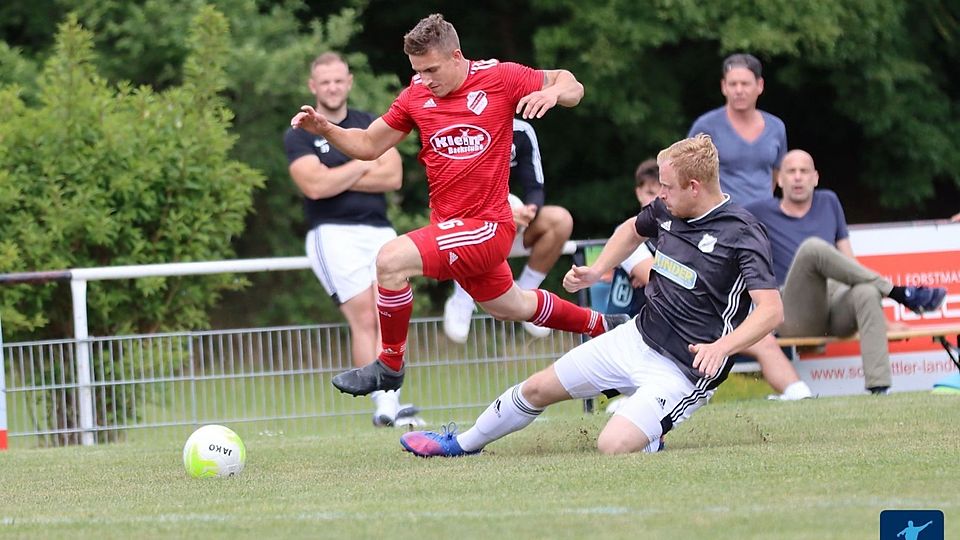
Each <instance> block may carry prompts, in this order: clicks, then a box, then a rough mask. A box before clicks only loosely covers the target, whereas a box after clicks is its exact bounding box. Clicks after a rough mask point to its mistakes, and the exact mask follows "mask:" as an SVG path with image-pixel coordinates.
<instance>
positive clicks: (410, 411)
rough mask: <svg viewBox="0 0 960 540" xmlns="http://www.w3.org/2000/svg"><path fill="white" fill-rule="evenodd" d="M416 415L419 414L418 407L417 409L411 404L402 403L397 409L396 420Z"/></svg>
mask: <svg viewBox="0 0 960 540" xmlns="http://www.w3.org/2000/svg"><path fill="white" fill-rule="evenodd" d="M418 414H420V407H417V406H416V405H414V404H413V403H404V404H403V405H400V408H399V409H397V420H399V419H401V418H409V417H411V416H416V415H418Z"/></svg>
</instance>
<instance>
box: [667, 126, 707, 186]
mask: <svg viewBox="0 0 960 540" xmlns="http://www.w3.org/2000/svg"><path fill="white" fill-rule="evenodd" d="M665 161H669V162H670V165H671V166H673V170H674V171H676V173H677V183H678V184H680V187H681V188H684V189H686V188H687V186H689V185H690V180H694V179H695V180H698V181H699V182H700V183H701V184H711V183H713V184H716V185H717V186H719V185H720V158H719V157H718V156H717V147H716V146H714V144H713V141H712V140H711V139H710V136H709V135H707V134H705V133H697V134H696V135H695V136H693V137H690V138H689V139H683V140H682V141H677V142H675V143H673V144H671V145H670V147H669V148H665V149H663V150H661V151H660V153H659V154H657V164H662V163H663V162H665Z"/></svg>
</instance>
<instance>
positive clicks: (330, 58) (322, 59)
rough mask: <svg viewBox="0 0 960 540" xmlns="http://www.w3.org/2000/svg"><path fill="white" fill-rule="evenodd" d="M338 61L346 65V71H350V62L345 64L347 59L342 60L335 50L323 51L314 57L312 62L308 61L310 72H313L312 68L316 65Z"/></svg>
mask: <svg viewBox="0 0 960 540" xmlns="http://www.w3.org/2000/svg"><path fill="white" fill-rule="evenodd" d="M338 62H339V63H341V64H343V65H345V66H347V71H350V64H347V61H346V60H344V59H343V57H342V56H340V55H339V54H337V53H335V52H325V53H323V54H321V55H320V56H318V57H316V58H314V59H313V62H311V63H310V73H313V70H314V69H316V68H317V66H326V65H330V64H336V63H338Z"/></svg>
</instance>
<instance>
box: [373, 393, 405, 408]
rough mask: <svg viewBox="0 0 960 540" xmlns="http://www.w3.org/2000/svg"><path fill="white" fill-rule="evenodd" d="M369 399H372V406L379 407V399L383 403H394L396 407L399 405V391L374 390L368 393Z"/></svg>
mask: <svg viewBox="0 0 960 540" xmlns="http://www.w3.org/2000/svg"><path fill="white" fill-rule="evenodd" d="M370 399H372V400H373V405H374V407H379V406H380V403H381V400H383V401H382V402H383V403H391V402H392V403H396V404H397V407H399V406H400V391H399V390H375V391H374V392H373V393H371V394H370Z"/></svg>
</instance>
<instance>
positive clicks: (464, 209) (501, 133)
mask: <svg viewBox="0 0 960 540" xmlns="http://www.w3.org/2000/svg"><path fill="white" fill-rule="evenodd" d="M541 88H543V72H542V71H540V70H536V69H533V68H530V67H527V66H524V65H521V64H515V63H512V62H503V63H501V62H498V61H497V60H478V61H471V62H470V67H469V70H468V72H467V78H466V80H464V82H463V84H461V85H460V87H459V88H457V89H456V90H454V91H453V92H450V93H449V94H447V95H446V96H443V97H437V96H435V95H433V92H431V91H430V89H428V88H427V87H426V86H424V85H423V84H421V82H420V76H419V75H415V76H414V77H413V79H412V80H411V81H410V86H408V87H407V88H405V89H404V90H403V92H400V95H399V96H397V99H395V100H394V102H393V105H391V106H390V109H389V110H388V111H387V112H386V113H385V114H384V115H383V117H382V118H383V121H384V122H386V123H387V125H388V126H390V127H391V128H393V129H396V130H398V131H403V132H405V133H409V132H410V130H412V129H413V128H414V127H416V128H418V129H419V130H420V143H421V145H422V148H421V149H420V154H419V156H418V157H419V159H420V163H423V166H424V167H425V168H426V169H427V183H428V185H429V190H430V191H429V193H430V209H431V210H432V212H431V214H430V221H431V222H433V223H439V222H441V221H447V220H450V219H454V218H476V219H481V220H486V221H510V222H512V221H513V212H511V210H510V205H509V204H507V193H508V183H509V180H510V145H511V144H512V143H513V116H514V113H515V112H516V110H517V103H518V102H519V101H520V99H521V98H522V97H523V96H526V95H527V94H529V93H531V92H535V91H537V90H540V89H541Z"/></svg>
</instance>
